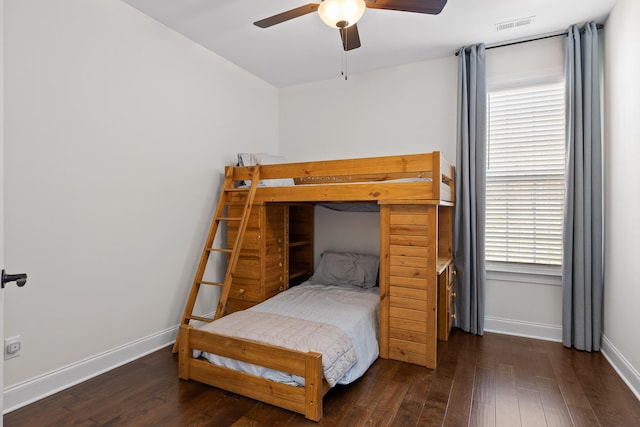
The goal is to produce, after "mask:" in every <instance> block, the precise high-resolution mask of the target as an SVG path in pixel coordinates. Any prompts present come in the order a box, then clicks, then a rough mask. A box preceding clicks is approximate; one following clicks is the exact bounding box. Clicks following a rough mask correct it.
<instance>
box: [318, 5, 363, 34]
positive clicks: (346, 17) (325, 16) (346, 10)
mask: <svg viewBox="0 0 640 427" xmlns="http://www.w3.org/2000/svg"><path fill="white" fill-rule="evenodd" d="M365 9H366V5H365V3H364V0H323V1H322V3H320V7H318V14H319V15H320V18H322V21H323V22H324V23H325V24H327V25H328V26H330V27H333V28H346V27H350V26H352V25H353V24H355V23H356V22H358V20H359V19H360V18H362V14H363V13H364V10H365ZM345 22H346V23H347V25H344V23H345ZM338 24H340V25H338Z"/></svg>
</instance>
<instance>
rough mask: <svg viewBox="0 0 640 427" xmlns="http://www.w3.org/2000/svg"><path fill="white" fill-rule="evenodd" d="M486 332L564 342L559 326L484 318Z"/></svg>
mask: <svg viewBox="0 0 640 427" xmlns="http://www.w3.org/2000/svg"><path fill="white" fill-rule="evenodd" d="M484 330H485V331H486V332H495V333H498V334H504V335H515V336H518V337H525V338H535V339H540V340H545V341H556V342H562V327H561V326H557V325H547V324H544V323H533V322H523V321H521V320H513V319H502V318H499V317H488V316H487V317H485V318H484Z"/></svg>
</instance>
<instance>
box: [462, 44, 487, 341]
mask: <svg viewBox="0 0 640 427" xmlns="http://www.w3.org/2000/svg"><path fill="white" fill-rule="evenodd" d="M486 119H487V85H486V73H485V46H484V44H479V45H475V46H469V47H465V48H462V49H460V52H459V55H458V123H457V126H458V131H457V150H456V205H455V210H454V262H455V267H456V279H455V280H456V282H455V289H456V295H457V296H456V326H458V327H459V328H461V329H462V330H464V331H466V332H470V333H473V334H477V335H482V334H483V333H484V305H485V281H486V280H485V278H486V272H485V252H484V239H485V191H486V184H485V183H486V138H487V128H486Z"/></svg>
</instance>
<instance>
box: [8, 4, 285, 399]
mask: <svg viewBox="0 0 640 427" xmlns="http://www.w3.org/2000/svg"><path fill="white" fill-rule="evenodd" d="M5 18H6V27H5V28H4V31H5V41H6V50H5V53H6V92H5V95H6V99H5V102H6V134H5V137H6V163H5V168H4V173H5V179H6V193H5V195H6V265H7V266H10V268H11V271H16V272H17V271H25V272H27V273H28V274H29V281H28V284H27V286H26V287H24V288H22V289H17V288H16V287H15V286H12V287H10V288H9V289H7V292H6V303H7V304H6V334H7V336H12V335H20V336H21V337H22V339H23V349H22V355H21V356H20V357H18V358H15V359H11V360H8V361H7V363H6V364H5V368H6V369H5V374H6V376H5V386H8V387H10V386H12V385H16V384H19V383H21V382H24V381H28V380H32V379H37V378H38V377H39V376H41V375H44V374H47V373H51V372H53V371H56V370H59V369H61V368H63V367H65V366H68V365H72V364H74V363H78V362H79V361H83V360H85V359H87V358H91V357H95V356H96V355H100V354H102V353H103V352H106V351H110V350H112V349H114V348H118V347H119V346H123V345H125V344H128V343H130V342H133V341H136V340H140V339H143V338H144V337H147V336H150V335H153V334H156V333H159V332H161V331H164V330H166V329H168V328H174V327H175V325H177V324H178V322H179V319H180V316H181V314H182V310H183V307H184V303H185V300H186V296H187V294H188V290H189V287H190V285H191V280H193V274H194V272H195V266H196V263H197V261H198V258H199V256H200V251H201V249H202V244H203V241H204V238H205V233H206V231H207V230H208V225H209V222H210V219H211V215H212V212H213V209H214V206H215V203H216V201H217V192H218V190H219V186H220V179H221V174H222V172H223V167H224V166H225V165H227V164H231V163H232V162H233V161H234V160H235V159H234V156H235V153H236V152H239V151H269V152H274V153H275V152H276V150H277V138H278V98H277V96H278V92H277V89H276V88H274V87H272V86H270V85H268V84H266V83H264V82H263V81H261V80H259V79H257V78H255V77H254V76H252V75H250V74H248V73H246V72H245V71H242V70H240V69H239V68H237V67H236V66H235V65H232V64H230V63H229V62H227V61H225V60H223V59H221V58H220V57H218V56H216V55H214V54H212V53H211V52H209V51H206V50H205V49H203V48H202V47H200V46H198V45H196V44H194V43H193V42H191V41H189V40H187V39H186V38H184V37H182V36H180V35H179V34H177V33H175V32H173V31H171V30H169V29H168V28H166V27H165V26H163V25H161V24H159V23H158V22H156V21H154V20H152V19H150V18H148V17H146V16H144V15H142V14H141V13H140V12H138V11H137V10H135V9H133V8H131V7H130V6H128V5H126V4H124V3H123V2H120V1H116V0H94V1H82V0H58V1H55V2H51V1H47V0H7V1H5Z"/></svg>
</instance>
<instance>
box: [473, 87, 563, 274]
mask: <svg viewBox="0 0 640 427" xmlns="http://www.w3.org/2000/svg"><path fill="white" fill-rule="evenodd" d="M488 103H489V106H488V109H487V110H488V116H489V117H488V131H487V133H488V139H487V204H486V209H487V211H486V235H485V241H486V244H485V251H486V259H487V261H498V262H515V263H526V264H547V265H560V264H561V263H562V216H563V204H564V187H565V183H564V169H565V150H564V145H565V111H564V84H563V83H557V84H546V85H536V86H527V87H520V88H517V89H509V90H500V91H492V92H489V95H488Z"/></svg>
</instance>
